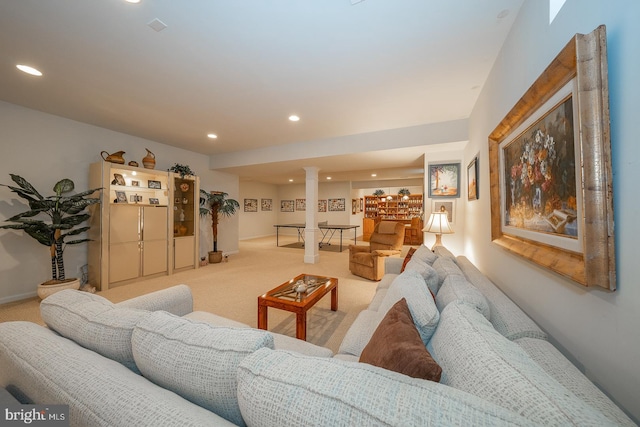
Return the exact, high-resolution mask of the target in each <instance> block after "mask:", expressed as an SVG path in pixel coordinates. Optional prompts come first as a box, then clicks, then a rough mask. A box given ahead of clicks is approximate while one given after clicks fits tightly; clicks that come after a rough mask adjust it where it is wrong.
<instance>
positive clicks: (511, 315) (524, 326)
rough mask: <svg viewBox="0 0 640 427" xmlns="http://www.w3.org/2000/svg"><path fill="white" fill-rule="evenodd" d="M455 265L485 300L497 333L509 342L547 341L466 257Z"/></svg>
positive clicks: (543, 334)
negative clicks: (534, 339)
mask: <svg viewBox="0 0 640 427" xmlns="http://www.w3.org/2000/svg"><path fill="white" fill-rule="evenodd" d="M456 264H457V265H458V266H459V267H460V269H461V270H462V272H463V273H464V275H465V277H466V278H467V280H468V281H469V282H470V283H471V284H472V285H473V286H475V287H476V288H478V290H479V291H480V292H482V294H483V295H484V296H485V298H486V299H487V301H488V303H489V309H490V311H491V319H490V320H491V324H492V325H493V327H494V328H496V330H497V331H498V332H500V333H501V334H502V335H504V336H505V337H507V338H508V339H510V340H516V339H518V338H523V337H529V338H539V339H547V334H546V333H545V332H544V331H543V330H542V329H540V327H538V325H536V323H535V322H534V321H533V320H532V319H531V318H530V317H529V316H527V315H526V313H525V312H524V311H522V309H521V308H520V307H518V306H517V305H516V303H514V302H513V301H511V300H510V299H509V297H508V296H506V295H505V294H504V293H503V292H502V291H501V290H500V289H499V288H498V287H497V286H496V285H494V284H493V282H491V280H489V279H488V278H487V277H486V276H485V275H483V274H482V273H481V272H480V270H478V268H477V267H476V266H475V265H473V264H472V263H471V262H470V261H469V260H468V259H467V258H466V257H463V256H459V257H458V258H457V262H456Z"/></svg>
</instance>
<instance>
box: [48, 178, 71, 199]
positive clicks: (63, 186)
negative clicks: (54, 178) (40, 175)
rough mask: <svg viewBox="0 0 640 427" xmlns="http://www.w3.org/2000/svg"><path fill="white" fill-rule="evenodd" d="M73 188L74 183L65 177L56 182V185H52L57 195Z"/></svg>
mask: <svg viewBox="0 0 640 427" xmlns="http://www.w3.org/2000/svg"><path fill="white" fill-rule="evenodd" d="M74 188H75V185H74V184H73V181H71V180H70V179H68V178H65V179H61V180H60V181H58V182H56V185H54V186H53V191H55V193H56V194H57V195H58V196H59V195H61V194H63V193H68V192H69V191H73V189H74Z"/></svg>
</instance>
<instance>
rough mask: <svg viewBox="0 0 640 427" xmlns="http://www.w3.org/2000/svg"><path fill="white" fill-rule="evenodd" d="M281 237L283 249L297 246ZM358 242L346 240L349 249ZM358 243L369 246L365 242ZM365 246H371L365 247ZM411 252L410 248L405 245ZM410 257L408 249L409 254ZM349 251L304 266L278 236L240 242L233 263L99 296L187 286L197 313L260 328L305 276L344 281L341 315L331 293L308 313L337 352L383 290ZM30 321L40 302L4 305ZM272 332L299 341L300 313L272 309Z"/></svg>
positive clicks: (36, 317) (317, 339)
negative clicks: (264, 307)
mask: <svg viewBox="0 0 640 427" xmlns="http://www.w3.org/2000/svg"><path fill="white" fill-rule="evenodd" d="M294 241H295V237H291V241H290V242H288V241H287V237H283V236H280V245H285V244H287V243H292V242H294ZM349 243H352V241H349V240H348V241H345V248H346V247H347V246H348V245H349ZM358 244H363V243H362V242H361V241H360V240H359V241H358ZM364 244H365V245H366V244H368V243H364ZM405 249H408V247H406V246H405ZM403 253H404V251H403ZM348 258H349V251H348V249H345V251H344V252H333V251H324V250H323V251H320V262H319V263H317V264H305V263H304V250H301V249H297V248H287V247H282V246H281V247H276V245H275V237H265V238H258V239H251V240H244V241H241V242H240V252H239V253H238V254H233V255H230V256H229V259H228V262H223V263H220V264H211V265H207V266H206V267H201V268H198V269H195V270H187V271H183V272H180V273H176V274H174V275H172V276H162V277H156V278H152V279H146V280H140V281H137V282H135V283H131V284H128V285H125V286H119V287H115V288H113V289H109V290H108V291H104V292H100V293H99V294H100V295H102V296H104V297H105V298H108V299H109V300H111V301H113V302H119V301H123V300H126V299H129V298H132V297H134V296H138V295H142V294H146V293H149V292H153V291H156V290H159V289H164V288H167V287H170V286H173V285H176V284H181V283H184V284H186V285H188V286H189V287H190V288H191V291H192V293H193V296H194V310H199V311H208V312H211V313H215V314H217V315H220V316H224V317H227V318H230V319H233V320H236V321H239V322H243V323H246V324H249V325H250V326H253V327H255V326H256V325H257V316H258V296H259V295H261V294H263V293H265V292H267V291H268V290H270V289H272V288H275V287H276V286H278V285H280V284H282V283H284V282H286V281H287V280H289V279H290V278H292V277H295V276H296V275H298V274H301V273H309V274H316V275H321V276H330V277H337V278H338V281H339V282H338V311H336V312H333V311H331V310H330V306H331V296H330V295H326V296H325V297H323V299H322V300H320V301H319V302H318V303H317V304H316V305H315V306H314V307H313V308H311V310H310V311H309V312H308V315H307V341H309V342H312V343H314V344H317V345H321V346H324V347H328V348H330V349H331V350H333V351H334V352H337V350H338V348H339V346H340V342H341V341H342V339H343V337H344V335H345V334H346V332H347V329H348V328H349V326H351V324H352V323H353V321H354V320H355V318H356V316H357V315H358V313H359V312H360V311H362V310H363V309H365V308H366V307H367V306H368V305H369V302H370V301H371V299H372V298H373V295H374V293H375V289H376V287H377V282H372V281H369V280H366V279H363V278H361V277H358V276H354V275H353V274H351V272H349V261H348ZM9 320H28V321H32V322H36V323H40V324H42V319H41V318H40V310H39V300H38V299H37V298H33V299H29V300H25V301H20V302H14V303H9V304H5V305H2V306H0V321H2V322H5V321H9ZM268 329H269V330H270V331H274V332H278V333H282V334H286V335H290V336H293V337H295V315H294V314H292V313H289V312H286V311H282V310H278V309H274V308H269V309H268Z"/></svg>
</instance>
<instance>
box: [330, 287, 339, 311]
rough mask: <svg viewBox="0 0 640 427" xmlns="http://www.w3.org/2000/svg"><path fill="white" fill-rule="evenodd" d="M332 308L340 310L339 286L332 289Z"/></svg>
mask: <svg viewBox="0 0 640 427" xmlns="http://www.w3.org/2000/svg"><path fill="white" fill-rule="evenodd" d="M331 310H332V311H337V310H338V287H337V286H336V287H335V288H333V289H331Z"/></svg>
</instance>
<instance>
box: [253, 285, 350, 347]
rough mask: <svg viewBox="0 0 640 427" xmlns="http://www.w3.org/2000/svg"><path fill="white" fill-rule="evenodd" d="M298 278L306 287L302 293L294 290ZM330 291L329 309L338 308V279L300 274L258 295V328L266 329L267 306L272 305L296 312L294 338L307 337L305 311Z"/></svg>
mask: <svg viewBox="0 0 640 427" xmlns="http://www.w3.org/2000/svg"><path fill="white" fill-rule="evenodd" d="M299 280H302V281H303V282H304V283H305V284H306V285H307V287H308V290H307V291H306V292H303V293H298V292H296V291H295V290H294V288H295V287H296V284H297V283H298V281H299ZM329 291H331V310H333V311H336V310H338V279H336V278H334V277H324V276H315V275H313V274H300V275H298V276H296V277H294V278H293V279H291V280H289V281H287V282H285V283H283V284H282V285H280V286H278V287H277V288H273V289H271V290H270V291H269V292H267V293H266V294H264V295H260V296H259V297H258V328H259V329H265V330H266V329H267V308H268V307H273V308H278V309H280V310H286V311H290V312H292V313H295V314H296V338H298V339H301V340H305V341H306V339H307V311H308V310H309V309H310V308H311V307H313V306H314V305H315V303H317V302H318V301H320V299H322V297H323V296H325V295H326V294H328V293H329Z"/></svg>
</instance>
